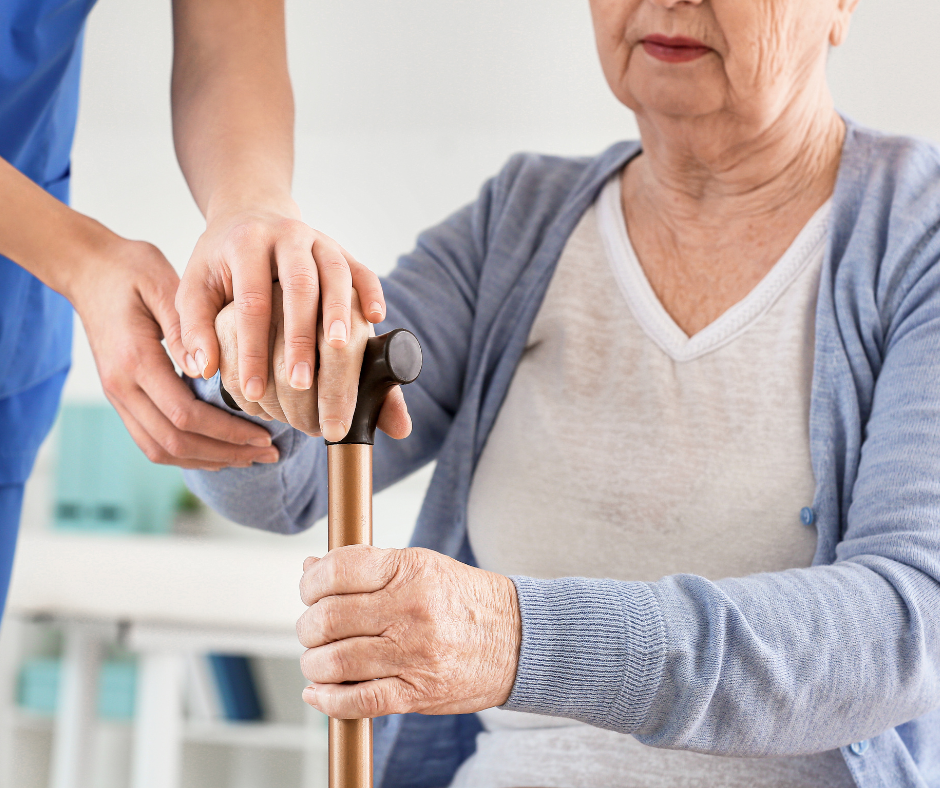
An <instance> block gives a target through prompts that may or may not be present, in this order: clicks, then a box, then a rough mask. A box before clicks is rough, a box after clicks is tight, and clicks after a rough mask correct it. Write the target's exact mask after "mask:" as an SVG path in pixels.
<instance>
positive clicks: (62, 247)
mask: <svg viewBox="0 0 940 788" xmlns="http://www.w3.org/2000/svg"><path fill="white" fill-rule="evenodd" d="M0 206H2V210H0V254H2V255H4V256H5V257H9V258H10V259H11V260H13V262H15V263H17V264H19V265H20V266H22V267H23V268H25V269H26V270H27V271H29V272H30V273H31V274H32V275H33V276H35V277H36V278H37V279H39V280H40V281H41V282H42V283H43V284H46V285H48V286H49V287H51V288H52V289H53V290H55V291H57V292H59V293H61V294H62V295H64V296H66V297H67V298H70V299H71V298H72V296H73V291H74V289H75V286H76V284H77V283H78V282H79V280H81V279H82V278H83V277H85V276H87V275H88V274H92V275H93V274H94V271H95V270H96V268H97V266H96V265H95V264H94V263H95V261H96V260H98V259H99V258H104V257H107V256H109V255H110V254H111V252H112V251H116V249H117V248H118V247H119V246H120V245H121V243H122V242H123V241H124V239H122V238H120V237H119V236H117V235H115V234H114V233H113V232H111V231H110V230H109V229H108V228H107V227H105V226H104V225H102V224H101V223H99V222H96V221H95V220H94V219H91V218H89V217H87V216H85V215H84V214H81V213H78V211H73V210H72V209H71V208H69V207H68V206H67V205H65V204H64V203H62V202H60V201H59V200H57V199H56V198H55V197H53V196H52V195H51V194H49V193H48V192H47V191H45V190H44V189H43V188H42V187H40V186H38V185H37V184H35V183H33V181H31V180H30V179H29V178H27V177H26V176H25V175H23V173H21V172H20V171H19V170H17V169H16V168H15V167H14V166H13V165H11V164H10V163H8V162H7V161H5V160H3V159H0Z"/></svg>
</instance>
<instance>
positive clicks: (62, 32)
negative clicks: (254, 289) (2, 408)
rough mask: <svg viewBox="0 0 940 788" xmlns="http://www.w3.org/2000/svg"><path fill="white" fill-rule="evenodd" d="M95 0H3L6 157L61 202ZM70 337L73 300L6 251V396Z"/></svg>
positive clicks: (2, 389)
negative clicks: (86, 28)
mask: <svg viewBox="0 0 940 788" xmlns="http://www.w3.org/2000/svg"><path fill="white" fill-rule="evenodd" d="M92 5H94V0H0V156H2V157H3V158H4V159H6V160H7V161H8V162H9V163H10V164H12V165H13V166H14V167H16V168H17V169H18V170H20V172H22V173H24V174H25V175H27V176H28V177H29V178H31V179H32V180H34V181H35V182H36V183H38V184H39V185H40V186H42V187H43V188H44V189H46V190H47V191H48V192H50V193H51V194H52V195H54V196H55V197H57V198H59V199H60V200H62V201H63V202H67V201H68V195H69V158H70V153H71V149H72V138H73V137H74V134H75V120H76V116H77V113H78V78H79V69H80V66H81V56H82V33H83V31H84V26H85V18H86V17H87V16H88V12H89V11H90V10H91V7H92ZM46 230H47V231H48V232H49V233H54V232H56V228H55V227H48V228H46ZM62 262H63V265H66V264H68V261H66V260H63V261H62ZM71 338H72V308H71V306H70V305H69V303H68V301H66V300H65V299H64V298H63V297H62V296H60V295H58V294H56V293H54V292H53V291H52V290H50V289H49V288H48V287H46V286H45V285H43V284H42V283H41V282H40V281H39V280H38V279H36V278H35V277H34V276H32V275H31V274H29V273H27V272H26V271H25V270H24V269H22V268H20V267H19V266H18V265H17V264H16V263H14V262H12V261H11V260H8V259H7V258H5V257H2V256H0V399H3V398H5V397H9V396H10V395H11V394H15V393H17V392H20V391H24V390H25V389H28V388H30V387H32V386H34V385H35V384H37V383H39V382H41V381H43V380H46V379H48V378H49V377H51V376H52V375H54V374H55V373H56V372H59V371H61V370H63V369H65V368H66V367H68V365H69V359H70V353H71V344H72V339H71ZM0 440H2V437H0ZM0 475H2V469H0ZM0 481H2V480H0Z"/></svg>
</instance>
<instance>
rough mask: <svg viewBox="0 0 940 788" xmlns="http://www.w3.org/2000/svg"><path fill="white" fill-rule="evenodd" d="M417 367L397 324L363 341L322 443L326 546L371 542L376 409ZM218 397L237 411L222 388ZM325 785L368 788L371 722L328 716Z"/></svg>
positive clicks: (417, 350)
mask: <svg viewBox="0 0 940 788" xmlns="http://www.w3.org/2000/svg"><path fill="white" fill-rule="evenodd" d="M420 371H421V346H420V345H419V344H418V340H417V339H416V338H415V335H414V334H412V333H411V332H410V331H407V330H406V329H404V328H396V329H395V330H394V331H389V332H388V333H387V334H383V335H382V336H380V337H372V338H371V339H369V340H368V341H367V342H366V350H365V353H364V354H363V357H362V371H361V372H360V373H359V393H358V395H357V398H356V412H355V413H354V414H353V418H352V424H351V425H350V427H349V432H348V433H347V434H346V437H345V438H343V439H342V440H341V441H337V442H336V443H330V442H329V441H327V444H326V446H327V449H326V453H327V464H328V467H329V470H328V474H329V498H330V502H329V526H328V527H329V549H330V550H332V549H333V548H334V547H345V546H346V545H350V544H372V444H373V443H374V442H375V424H376V422H377V421H378V419H379V411H380V410H381V409H382V403H383V402H384V401H385V395H386V394H388V392H389V390H390V389H391V388H392V386H396V385H404V384H406V383H411V382H412V381H414V380H415V378H417V377H418V373H419V372H420ZM221 393H222V399H223V400H225V404H226V405H228V406H229V407H230V408H233V409H235V410H241V408H239V407H238V405H237V404H236V403H235V400H234V399H232V397H231V396H230V395H229V393H228V392H227V391H226V390H225V388H224V387H222V390H221ZM330 788H372V720H335V719H333V718H330Z"/></svg>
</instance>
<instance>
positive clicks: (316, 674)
mask: <svg viewBox="0 0 940 788" xmlns="http://www.w3.org/2000/svg"><path fill="white" fill-rule="evenodd" d="M300 596H301V598H302V599H303V601H304V604H307V605H310V607H309V609H308V610H307V611H306V612H305V613H304V614H303V615H302V616H301V617H300V620H299V621H298V622H297V633H298V636H299V638H300V642H301V644H302V645H304V646H306V647H307V651H306V652H305V653H304V655H303V657H302V658H301V668H302V670H303V674H304V676H306V677H307V679H308V680H309V681H310V682H312V683H311V685H310V686H309V687H307V688H306V689H305V690H304V692H303V698H304V700H305V701H306V702H307V703H309V704H310V705H311V706H313V707H314V708H317V709H319V710H320V711H322V712H323V713H324V714H328V715H329V716H331V717H337V718H339V719H356V718H361V717H380V716H384V715H386V714H399V713H405V712H422V713H424V714H460V713H467V712H473V711H480V710H481V709H486V708H490V707H491V706H499V705H502V704H503V703H505V702H506V699H507V698H508V697H509V693H510V691H511V690H512V686H513V683H514V681H515V678H516V666H517V664H518V661H519V646H520V643H521V640H522V624H521V618H520V614H519V603H518V600H517V599H516V589H515V586H514V585H513V583H512V581H511V580H510V579H509V578H508V577H504V576H502V575H497V574H494V573H492V572H485V571H483V570H482V569H476V568H474V567H471V566H467V565H466V564H462V563H460V562H458V561H454V560H453V559H451V558H447V557H446V556H443V555H441V554H440V553H435V552H433V551H431V550H424V549H420V548H409V549H407V550H380V549H378V548H375V547H367V546H365V545H356V546H352V547H340V548H338V549H336V550H332V551H330V552H329V553H328V554H327V555H326V556H325V557H323V558H322V559H319V560H318V559H316V558H308V559H307V560H306V561H305V562H304V575H303V578H302V579H301V581H300ZM372 679H374V680H372ZM345 682H359V683H355V684H347V683H345Z"/></svg>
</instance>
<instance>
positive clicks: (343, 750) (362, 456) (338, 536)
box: [326, 328, 421, 788]
mask: <svg viewBox="0 0 940 788" xmlns="http://www.w3.org/2000/svg"><path fill="white" fill-rule="evenodd" d="M420 371H421V346H420V345H419V344H418V340H417V339H416V338H415V335H414V334H412V333H411V332H410V331H407V330H405V329H403V328H398V329H395V330H394V331H389V332H388V333H387V334H383V335H382V336H380V337H372V338H371V339H369V340H368V342H367V344H366V350H365V354H364V355H363V358H362V371H361V372H360V374H359V393H358V395H357V399H356V412H355V414H354V415H353V418H352V424H351V426H350V428H349V432H348V433H347V435H346V437H345V438H343V439H342V440H341V441H338V442H337V443H330V442H327V444H326V445H327V450H326V451H327V463H328V466H329V471H328V473H329V499H330V500H329V549H330V550H332V549H334V548H336V547H345V546H346V545H351V544H372V444H373V442H374V440H375V424H376V422H377V421H378V418H379V411H380V410H381V409H382V403H383V402H384V401H385V395H386V394H388V392H389V390H390V389H391V388H392V386H395V385H403V384H405V383H411V382H412V381H413V380H414V379H415V378H417V377H418V373H419V372H420ZM330 788H372V720H369V719H365V720H337V719H333V718H332V717H331V718H330Z"/></svg>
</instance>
